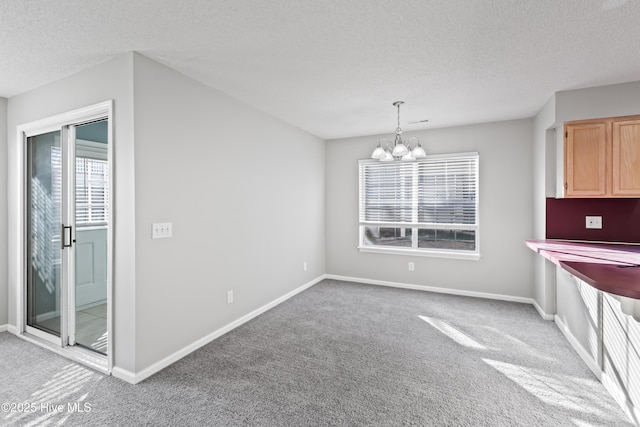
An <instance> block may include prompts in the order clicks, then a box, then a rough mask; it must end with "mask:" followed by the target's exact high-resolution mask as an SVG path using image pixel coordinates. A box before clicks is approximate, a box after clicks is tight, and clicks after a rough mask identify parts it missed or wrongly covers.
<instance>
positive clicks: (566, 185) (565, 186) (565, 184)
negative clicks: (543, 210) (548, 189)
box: [564, 182, 569, 190]
mask: <svg viewBox="0 0 640 427" xmlns="http://www.w3.org/2000/svg"><path fill="white" fill-rule="evenodd" d="M564 189H565V190H568V189H569V184H567V183H566V182H565V183H564Z"/></svg>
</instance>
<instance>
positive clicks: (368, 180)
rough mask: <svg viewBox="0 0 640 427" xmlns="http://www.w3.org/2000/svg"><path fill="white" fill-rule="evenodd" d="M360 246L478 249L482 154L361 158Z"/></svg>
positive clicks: (410, 248) (428, 249) (424, 250)
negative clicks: (406, 159) (381, 159)
mask: <svg viewBox="0 0 640 427" xmlns="http://www.w3.org/2000/svg"><path fill="white" fill-rule="evenodd" d="M359 166H360V218H359V220H360V236H361V237H360V248H361V249H362V248H380V247H387V248H395V249H401V250H404V251H407V250H415V251H420V252H429V251H464V252H473V253H478V245H477V241H478V154H477V153H458V154H447V155H437V156H433V155H432V156H428V157H427V158H426V159H420V160H418V161H415V162H390V163H385V162H378V161H370V160H362V161H360V165H359Z"/></svg>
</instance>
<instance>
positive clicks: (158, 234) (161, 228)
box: [151, 222, 173, 239]
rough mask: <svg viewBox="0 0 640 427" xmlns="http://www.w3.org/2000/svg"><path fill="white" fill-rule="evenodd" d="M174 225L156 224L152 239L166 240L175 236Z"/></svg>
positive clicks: (167, 223)
mask: <svg viewBox="0 0 640 427" xmlns="http://www.w3.org/2000/svg"><path fill="white" fill-rule="evenodd" d="M172 229H173V224H172V223H170V222H156V223H154V224H153V227H152V230H151V238H152V239H166V238H168V237H171V236H172V235H173V230H172Z"/></svg>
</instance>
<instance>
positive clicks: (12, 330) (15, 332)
mask: <svg viewBox="0 0 640 427" xmlns="http://www.w3.org/2000/svg"><path fill="white" fill-rule="evenodd" d="M6 326H7V332H9V333H10V334H13V335H18V328H17V327H16V326H13V325H6Z"/></svg>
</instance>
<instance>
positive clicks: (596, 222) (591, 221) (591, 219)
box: [586, 216, 602, 229]
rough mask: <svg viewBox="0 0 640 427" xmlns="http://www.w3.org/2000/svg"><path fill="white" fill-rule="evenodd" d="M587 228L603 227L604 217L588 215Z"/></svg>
mask: <svg viewBox="0 0 640 427" xmlns="http://www.w3.org/2000/svg"><path fill="white" fill-rule="evenodd" d="M586 223H587V228H597V229H601V228H602V217H601V216H588V217H586Z"/></svg>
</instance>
